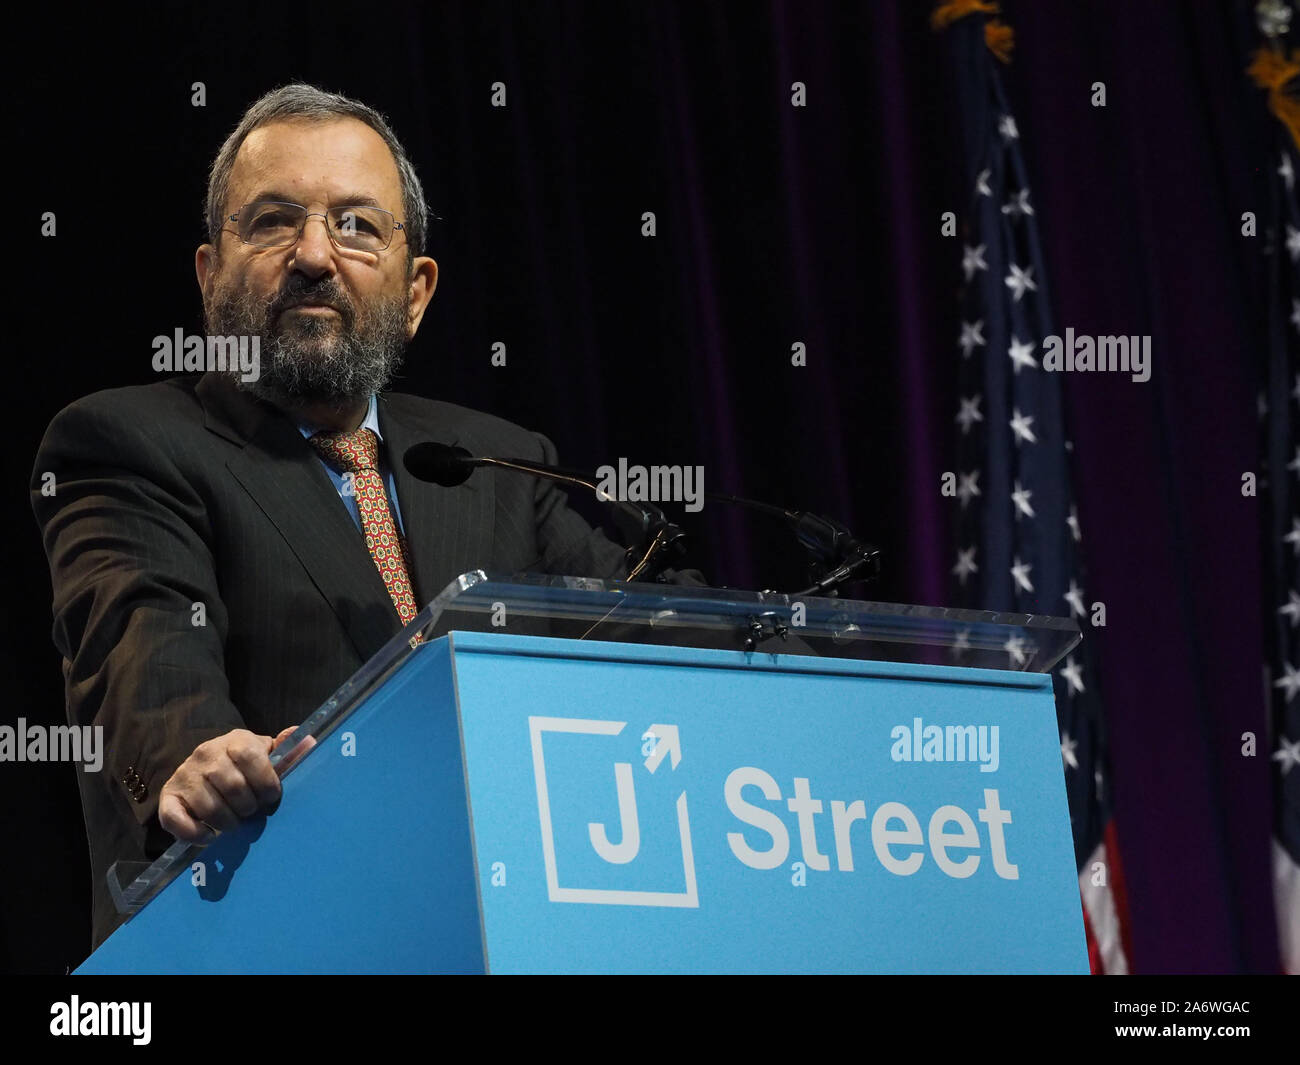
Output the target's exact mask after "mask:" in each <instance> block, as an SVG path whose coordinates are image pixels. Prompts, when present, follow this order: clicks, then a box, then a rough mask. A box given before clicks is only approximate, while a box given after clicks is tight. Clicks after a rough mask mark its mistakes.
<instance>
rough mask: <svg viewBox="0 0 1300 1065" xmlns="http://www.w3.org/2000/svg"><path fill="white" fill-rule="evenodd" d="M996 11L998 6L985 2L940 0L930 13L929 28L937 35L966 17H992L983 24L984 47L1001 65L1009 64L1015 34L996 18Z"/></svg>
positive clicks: (980, 0) (978, 0)
mask: <svg viewBox="0 0 1300 1065" xmlns="http://www.w3.org/2000/svg"><path fill="white" fill-rule="evenodd" d="M998 11H999V8H998V5H997V4H995V3H990V2H987V0H942V2H941V3H939V5H938V6H937V7H936V8H935V9H934V10H933V11H932V12H931V13H930V28H931V29H933V30H934V31H935V32H936V33H937V32H939V31H940V30H946V29H947V28H948V27H949V26H951V25H952V24H953V23H954V22H956V21H957V20H958V19H963V18H965V17H966V16H967V15H989V16H993V17H990V18H989V19H987V20H986V21H985V23H984V45H985V47H986V48H988V50H989V51H990V52H992V53H993V54H994V55H995V56H997V57H998V59H999V60H1001V61H1002V62H1003V63H1010V62H1011V50H1012V48H1014V47H1015V43H1016V41H1015V32H1014V31H1013V30H1012V29H1011V27H1010V26H1008V25H1007V24H1006V23H1005V22H1003V21H1002V20H1001V19H999V18H997V17H996V16H997V14H998Z"/></svg>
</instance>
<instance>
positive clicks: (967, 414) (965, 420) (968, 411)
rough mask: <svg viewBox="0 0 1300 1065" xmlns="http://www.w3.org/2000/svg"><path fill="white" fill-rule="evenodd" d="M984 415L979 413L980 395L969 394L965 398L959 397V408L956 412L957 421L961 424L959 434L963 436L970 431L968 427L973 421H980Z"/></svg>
mask: <svg viewBox="0 0 1300 1065" xmlns="http://www.w3.org/2000/svg"><path fill="white" fill-rule="evenodd" d="M983 420H984V415H982V414H981V413H980V397H979V396H971V398H970V399H967V398H966V397H965V396H963V397H962V398H961V410H959V411H958V412H957V423H958V424H959V425H960V426H961V434H962V436H965V435H966V434H967V433H969V432H970V427H971V426H972V425H973V424H974V423H975V422H982V421H983Z"/></svg>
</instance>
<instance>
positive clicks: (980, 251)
mask: <svg viewBox="0 0 1300 1065" xmlns="http://www.w3.org/2000/svg"><path fill="white" fill-rule="evenodd" d="M986 247H988V245H987V244H981V245H979V246H978V247H975V248H972V247H971V246H970V245H969V244H963V245H962V254H961V272H962V273H963V274H965V275H966V280H967V281H970V279H971V278H972V277H974V276H975V271H977V270H987V269H988V268H989V264H988V263H986V262H985V261H984V249H985V248H986Z"/></svg>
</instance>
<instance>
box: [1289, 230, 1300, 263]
mask: <svg viewBox="0 0 1300 1065" xmlns="http://www.w3.org/2000/svg"><path fill="white" fill-rule="evenodd" d="M1286 251H1287V254H1288V255H1290V256H1291V261H1292V262H1295V261H1296V260H1297V259H1300V229H1294V228H1293V227H1292V226H1291V224H1290V223H1289V222H1288V223H1287V227H1286Z"/></svg>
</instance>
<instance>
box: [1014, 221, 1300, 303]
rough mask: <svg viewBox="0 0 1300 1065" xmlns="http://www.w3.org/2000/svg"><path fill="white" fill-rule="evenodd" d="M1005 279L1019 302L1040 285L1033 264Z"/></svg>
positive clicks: (1015, 267)
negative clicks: (1037, 282)
mask: <svg viewBox="0 0 1300 1065" xmlns="http://www.w3.org/2000/svg"><path fill="white" fill-rule="evenodd" d="M1297 237H1300V234H1297ZM1005 280H1006V283H1007V288H1009V289H1011V291H1012V292H1014V293H1015V295H1014V296H1013V297H1012V298H1013V299H1014V300H1015V301H1016V302H1017V303H1019V302H1020V297H1021V296H1023V295H1024V294H1025V289H1029V291H1030V292H1037V291H1038V286H1037V285H1035V284H1034V268H1033V267H1032V266H1026V267H1025V268H1024V269H1023V270H1022V269H1020V267H1018V266H1017V265H1016V264H1015V263H1012V264H1011V273H1009V274H1007V276H1006V279H1005Z"/></svg>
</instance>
